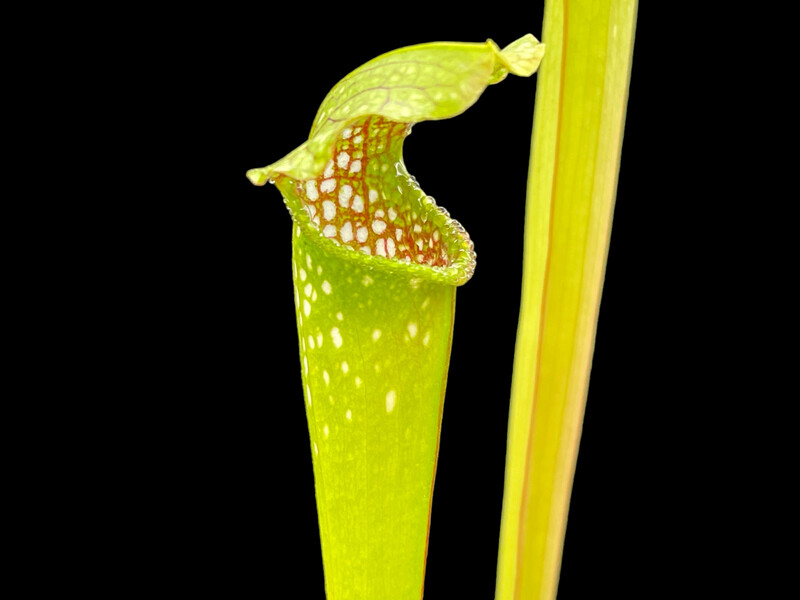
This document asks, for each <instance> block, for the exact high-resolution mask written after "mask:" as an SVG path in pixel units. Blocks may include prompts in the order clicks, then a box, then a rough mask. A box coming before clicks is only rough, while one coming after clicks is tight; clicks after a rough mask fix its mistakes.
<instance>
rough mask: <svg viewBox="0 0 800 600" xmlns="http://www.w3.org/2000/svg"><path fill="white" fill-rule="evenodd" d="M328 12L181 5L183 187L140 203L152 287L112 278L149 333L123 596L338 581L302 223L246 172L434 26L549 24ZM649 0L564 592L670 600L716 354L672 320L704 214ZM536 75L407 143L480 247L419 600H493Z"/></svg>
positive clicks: (127, 514)
mask: <svg viewBox="0 0 800 600" xmlns="http://www.w3.org/2000/svg"><path fill="white" fill-rule="evenodd" d="M643 4H648V3H643ZM328 8H329V9H330V11H329V12H325V11H322V12H319V13H318V12H317V11H315V10H312V9H311V8H310V7H308V6H300V5H299V4H298V5H296V6H292V7H288V8H276V7H274V6H268V5H264V6H262V7H261V8H260V9H259V10H257V11H251V10H247V11H242V12H237V11H234V10H232V9H231V10H223V11H219V10H214V11H208V12H202V9H199V10H200V11H201V12H200V14H193V15H192V16H187V19H186V21H185V22H184V21H180V20H179V21H178V22H177V23H174V22H171V29H170V31H172V32H173V33H175V36H174V43H173V44H172V48H171V52H170V53H169V55H168V56H165V59H164V65H162V67H161V68H160V69H158V73H157V74H154V76H153V83H154V87H153V88H152V91H151V92H150V93H149V94H148V95H147V102H148V103H151V104H152V105H153V106H157V107H158V109H157V110H158V112H159V123H160V124H161V125H160V126H161V127H162V128H163V133H164V134H165V135H164V138H163V140H162V139H159V138H156V139H152V140H150V143H151V144H152V146H153V150H154V153H155V152H158V153H160V154H165V155H167V156H170V155H174V157H175V160H174V161H171V164H170V165H169V167H166V166H165V167H163V168H164V169H168V171H169V179H170V185H169V187H168V188H166V187H165V189H164V190H163V191H162V194H160V195H158V196H156V198H157V199H154V200H153V201H152V202H147V203H144V204H138V205H136V206H137V207H136V208H135V209H132V210H135V211H137V214H138V215H140V216H138V217H137V219H140V220H143V221H147V223H146V224H145V225H144V226H143V228H142V232H141V238H140V240H141V241H142V248H143V257H144V258H145V260H146V266H145V267H143V270H144V271H145V272H142V273H138V274H137V277H138V278H139V279H137V280H138V281H142V282H144V283H143V284H142V285H141V286H133V285H132V286H131V287H130V289H128V290H123V292H124V293H125V294H127V299H128V301H129V302H130V304H131V306H132V307H133V309H132V310H131V312H130V315H129V317H128V319H127V324H126V327H128V328H129V334H128V335H129V336H130V338H131V341H132V345H134V346H136V347H137V348H138V347H139V346H138V344H141V343H143V344H145V348H146V350H142V351H132V352H131V355H130V358H128V359H126V360H127V364H126V365H125V367H124V369H122V372H124V373H125V377H127V378H128V379H126V380H124V381H123V388H124V389H125V391H126V393H125V394H124V396H125V399H124V401H123V402H121V403H118V404H117V405H115V408H114V409H113V415H114V421H113V422H116V423H118V427H117V428H115V427H109V428H107V434H105V435H107V436H108V438H109V439H108V442H109V444H111V445H116V444H119V443H120V442H119V439H115V438H116V437H117V436H120V437H121V438H122V439H123V440H125V442H124V443H122V444H121V445H122V446H123V448H124V450H123V451H121V452H120V453H119V454H113V456H112V457H110V458H108V460H109V461H111V463H112V465H111V466H110V467H109V468H108V472H107V474H106V475H107V476H108V477H109V478H110V480H109V481H113V484H110V486H109V488H108V490H109V491H107V492H106V493H107V495H108V500H109V502H108V503H107V504H106V506H107V507H108V506H110V507H116V508H110V509H109V508H107V510H108V511H109V513H110V514H111V515H112V516H111V518H112V520H113V521H114V522H115V523H119V522H120V519H121V520H122V522H123V523H124V525H122V526H120V525H117V527H118V528H119V527H121V528H120V529H116V530H115V533H116V534H117V535H116V536H114V537H115V539H116V540H119V539H120V536H121V539H122V540H123V541H125V540H129V541H130V548H136V549H137V550H133V551H130V552H125V553H123V554H122V555H121V558H120V560H119V561H118V563H117V564H116V566H115V567H111V568H110V569H111V571H112V572H113V571H114V569H115V568H119V569H121V572H125V573H126V574H127V576H128V577H129V578H130V581H129V586H131V587H139V586H140V587H142V588H143V589H149V588H150V587H152V586H153V585H154V583H153V582H154V581H155V579H156V577H155V576H157V577H158V578H160V581H162V582H166V583H162V584H159V585H161V586H162V588H161V589H170V590H174V591H184V592H185V591H202V592H207V593H210V594H212V595H220V596H223V597H269V598H272V597H291V598H319V599H322V598H323V597H324V592H323V573H322V564H321V554H320V550H319V538H318V531H317V523H316V509H315V502H314V487H313V476H312V470H311V455H310V450H309V444H308V433H307V429H306V423H305V412H304V407H303V398H302V390H301V385H300V368H299V360H298V352H297V345H296V344H297V342H296V331H295V321H294V306H293V296H292V284H291V254H290V234H291V227H290V218H289V215H288V213H287V211H286V209H285V207H284V205H283V202H282V200H281V198H280V194H279V193H278V192H277V190H275V189H273V188H272V187H270V186H266V187H264V188H257V187H254V186H252V185H251V184H250V183H249V182H248V181H247V180H246V178H245V176H244V174H245V171H246V170H247V169H249V168H252V167H258V166H264V165H266V164H269V163H271V162H274V161H275V160H277V159H279V158H280V157H282V156H283V155H284V154H286V153H287V152H289V151H290V150H292V149H294V148H295V147H296V146H298V145H299V144H300V143H302V142H303V141H304V139H305V138H306V137H307V134H308V129H309V128H310V125H311V122H312V120H313V117H314V115H315V113H316V110H317V108H318V106H319V104H320V103H321V101H322V99H323V98H324V96H325V94H326V93H327V91H328V90H329V89H330V88H331V87H332V86H333V85H334V84H335V83H336V82H337V81H338V80H339V79H340V78H341V77H343V76H344V75H345V74H347V73H348V72H350V71H351V70H352V69H354V68H356V67H357V66H359V65H360V64H362V63H364V62H366V61H367V60H369V59H371V58H373V57H374V56H377V55H378V54H381V53H383V52H385V51H388V50H391V49H394V48H397V47H400V46H404V45H409V44H414V43H421V42H427V41H436V40H452V41H483V40H485V39H486V38H492V39H493V40H495V41H496V42H497V43H498V44H499V45H500V46H504V45H505V44H508V43H510V42H511V41H513V40H515V39H517V38H518V37H520V36H522V35H524V34H525V33H528V32H531V33H533V34H534V35H536V36H537V37H541V21H542V14H541V8H538V9H537V7H530V8H527V9H525V10H523V11H519V12H517V13H515V14H514V15H512V16H509V15H504V14H495V12H494V11H492V10H491V8H490V7H489V8H487V7H484V8H482V9H481V10H480V11H478V10H475V11H474V14H473V11H472V10H471V9H467V8H464V9H459V12H460V13H463V20H461V21H457V20H455V19H454V18H450V17H449V16H439V17H433V16H431V15H428V16H426V17H425V18H417V17H415V16H414V15H412V14H408V15H407V14H405V13H406V11H407V10H409V9H407V8H406V9H403V10H402V11H399V9H398V12H396V13H395V12H392V11H388V12H387V13H385V14H381V15H379V16H374V15H372V14H371V13H370V10H369V9H363V10H362V12H360V13H359V14H344V13H336V10H337V8H336V7H333V6H331V7H328ZM647 9H648V7H647V6H642V7H640V9H639V22H638V27H637V32H636V43H635V49H634V62H633V73H632V79H631V87H630V98H629V104H628V115H627V123H626V129H625V138H624V145H623V153H622V166H621V171H620V180H619V188H618V193H617V202H616V208H615V215H614V225H613V231H612V238H611V245H610V253H609V259H608V268H607V273H606V280H605V288H604V292H603V299H602V304H601V310H600V319H599V325H598V333H597V340H596V349H595V356H594V363H593V369H592V375H591V382H590V388H589V397H588V402H587V407H586V418H585V423H584V431H583V437H582V441H581V449H580V454H579V459H578V465H577V471H576V477H575V484H574V491H573V496H572V503H571V509H570V515H569V523H568V528H567V536H566V544H565V550H564V559H563V566H562V573H561V582H560V587H559V598H560V599H561V600H570V599H574V598H588V597H594V596H595V595H602V596H611V597H614V598H647V597H657V596H659V595H660V594H661V593H665V591H666V590H667V589H669V588H670V587H671V586H673V585H680V583H681V581H683V580H685V578H687V577H689V576H690V575H689V574H690V573H691V572H692V567H690V566H687V553H688V554H691V553H692V552H694V551H696V549H688V550H687V549H686V548H685V540H684V539H683V535H684V534H683V529H682V518H683V515H684V513H685V512H686V510H687V508H686V506H687V503H688V497H689V496H691V494H692V492H691V491H690V490H691V488H692V485H693V481H692V478H691V477H689V475H688V473H687V470H686V468H685V465H684V463H683V462H682V461H676V456H679V455H680V454H681V451H680V448H681V445H682V444H683V443H685V441H686V436H688V435H691V432H686V431H683V432H681V433H680V434H676V433H675V431H674V429H673V427H672V426H673V425H674V423H675V422H676V421H678V420H681V421H682V422H684V423H685V422H686V421H687V418H686V417H687V414H688V415H689V418H688V422H689V423H690V424H691V411H692V406H691V405H692V398H693V397H695V395H696V394H697V393H699V392H698V391H697V390H693V391H690V390H689V389H688V388H689V387H690V385H689V382H690V381H692V376H693V374H694V373H695V372H696V371H698V370H699V369H700V368H701V365H702V361H701V359H699V358H698V355H699V350H698V348H697V347H691V344H690V347H689V348H688V349H686V348H685V347H684V346H682V350H681V351H680V352H678V351H677V350H676V348H677V347H678V345H679V342H681V343H683V342H685V340H681V336H682V335H683V334H682V333H681V331H682V323H683V321H684V319H686V318H687V315H690V316H691V317H692V318H694V317H696V316H697V315H695V314H694V313H695V312H700V313H702V312H703V311H704V310H706V307H704V305H703V303H702V301H700V302H698V299H697V298H696V297H693V296H692V294H693V292H692V290H693V284H694V283H695V282H694V281H693V280H692V278H694V277H699V275H697V271H687V270H686V269H685V268H684V266H685V260H686V257H687V254H688V253H687V252H686V250H685V248H686V246H687V245H689V244H691V243H692V239H693V236H694V235H695V231H694V229H693V227H692V225H691V224H688V226H687V223H686V221H685V220H681V218H680V215H681V213H680V208H681V207H680V194H681V189H680V186H682V185H683V184H684V182H682V181H676V178H675V177H674V176H673V175H674V169H675V168H676V165H675V162H674V160H673V156H674V152H675V150H676V148H677V147H678V146H679V145H680V144H681V143H683V141H684V140H681V139H677V138H678V136H680V133H678V132H676V130H675V129H674V123H675V119H676V117H675V112H674V106H675V105H674V104H671V102H670V101H669V100H668V99H667V96H668V95H669V94H670V91H669V90H670V89H672V86H671V83H670V77H672V76H673V73H674V69H675V63H674V60H673V58H674V57H673V56H672V55H671V54H670V53H669V52H668V51H667V50H666V49H665V44H666V42H667V41H668V40H669V39H671V36H672V35H673V31H672V27H671V24H670V23H668V22H666V23H665V22H664V21H662V20H660V18H661V17H659V16H657V15H653V14H650V13H647V12H646V10H647ZM144 43H145V44H146V39H145V40H144ZM304 53H308V54H307V56H306V55H305V54H304ZM176 90H181V93H180V94H178V95H174V93H175V91H176ZM535 91H536V77H535V76H534V77H532V78H529V79H522V78H517V77H512V76H509V77H508V78H507V79H506V80H505V81H504V82H502V83H501V84H499V85H497V86H492V87H490V88H488V89H487V91H486V92H485V93H484V95H483V97H482V98H481V99H480V100H479V102H478V103H477V104H476V105H475V106H474V107H472V108H471V109H469V110H468V111H467V112H466V113H464V114H463V115H461V116H459V117H458V118H455V119H452V120H447V121H440V122H429V123H421V124H418V125H416V126H415V128H414V131H413V134H412V135H411V136H410V137H409V138H408V140H407V141H406V144H405V150H404V154H405V160H406V164H407V166H408V168H409V171H410V172H411V173H413V174H414V175H415V176H416V177H417V179H418V180H419V182H420V185H421V186H422V187H423V189H424V190H425V191H426V192H427V193H429V194H431V195H432V196H434V197H435V198H436V199H437V201H438V202H439V203H440V204H441V205H442V206H445V207H446V208H447V209H448V210H449V211H450V213H451V214H452V216H453V217H454V218H456V219H458V220H459V221H460V222H461V223H462V224H463V225H464V227H465V228H466V229H467V231H468V232H469V233H470V236H471V238H472V239H473V241H474V243H475V248H476V251H477V254H478V263H477V269H476V272H475V276H474V277H473V279H472V280H471V281H470V282H469V283H468V284H467V285H466V286H464V287H463V288H461V289H460V290H459V292H458V301H457V310H456V327H455V336H454V345H453V352H452V358H451V365H450V376H449V383H448V389H447V397H446V402H445V412H444V422H443V428H442V437H441V446H440V456H439V464H438V474H437V480H436V486H435V493H434V503H433V516H432V528H431V534H430V545H429V556H428V565H427V576H426V583H425V598H426V599H427V600H437V599H450V598H476V599H485V598H491V597H493V594H494V584H495V569H496V560H497V547H498V532H499V524H500V514H501V505H502V488H503V476H504V461H505V447H506V428H507V419H508V399H509V393H510V382H511V370H512V359H513V350H514V340H515V334H516V320H517V316H518V310H519V295H520V277H521V259H522V233H523V214H524V200H525V190H526V178H527V165H528V151H529V144H530V132H531V125H532V108H533V103H534V95H535ZM186 92H188V93H186ZM145 165H146V163H145ZM145 168H146V166H145ZM152 168H161V167H152ZM490 212H491V215H492V217H491V218H487V215H488V214H489V213H490ZM145 214H147V215H154V216H153V218H152V221H150V220H149V217H146V218H144V217H142V216H141V215H145ZM684 214H685V213H684ZM131 260H132V262H133V264H134V265H135V264H136V257H131ZM690 306H691V307H690ZM698 344H700V345H702V342H698ZM690 429H691V427H690ZM679 546H680V547H681V548H683V549H682V550H681V551H680V555H678V554H677V550H676V547H679ZM111 562H113V561H111ZM679 564H680V565H681V566H680V576H677V575H676V573H677V572H678V570H679V567H678V565H679Z"/></svg>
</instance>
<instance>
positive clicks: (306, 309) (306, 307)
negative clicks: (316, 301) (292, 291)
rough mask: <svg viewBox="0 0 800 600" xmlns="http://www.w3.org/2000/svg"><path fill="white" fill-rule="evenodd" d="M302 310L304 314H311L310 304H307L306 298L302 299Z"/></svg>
mask: <svg viewBox="0 0 800 600" xmlns="http://www.w3.org/2000/svg"><path fill="white" fill-rule="evenodd" d="M303 312H304V313H305V315H306V316H308V315H310V314H311V304H309V302H308V300H303Z"/></svg>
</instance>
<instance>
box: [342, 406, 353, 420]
mask: <svg viewBox="0 0 800 600" xmlns="http://www.w3.org/2000/svg"><path fill="white" fill-rule="evenodd" d="M344 418H345V419H347V420H348V421H352V420H353V411H352V410H350V409H349V408H348V409H347V412H346V413H344Z"/></svg>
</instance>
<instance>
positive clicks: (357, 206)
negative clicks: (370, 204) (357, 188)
mask: <svg viewBox="0 0 800 600" xmlns="http://www.w3.org/2000/svg"><path fill="white" fill-rule="evenodd" d="M352 208H353V210H354V211H356V212H357V213H360V212H364V199H363V198H362V197H361V196H359V195H358V194H356V197H355V198H353V207H352Z"/></svg>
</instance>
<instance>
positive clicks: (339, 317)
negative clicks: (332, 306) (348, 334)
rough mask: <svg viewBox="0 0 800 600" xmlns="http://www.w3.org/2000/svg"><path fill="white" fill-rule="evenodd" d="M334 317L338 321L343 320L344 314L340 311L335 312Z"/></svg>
mask: <svg viewBox="0 0 800 600" xmlns="http://www.w3.org/2000/svg"><path fill="white" fill-rule="evenodd" d="M336 319H337V320H338V321H344V315H343V314H342V313H340V312H338V313H336Z"/></svg>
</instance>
